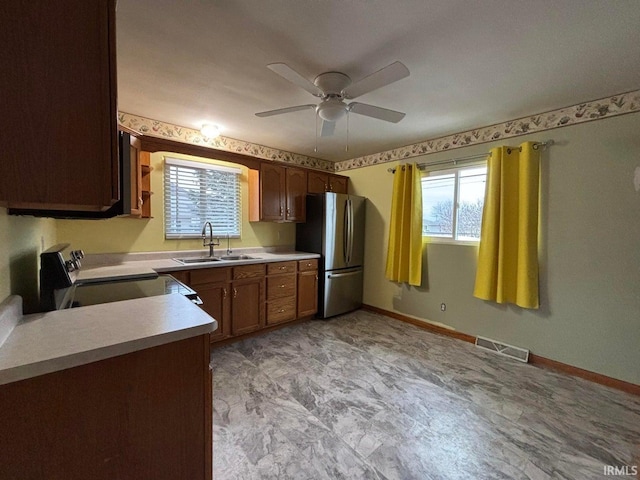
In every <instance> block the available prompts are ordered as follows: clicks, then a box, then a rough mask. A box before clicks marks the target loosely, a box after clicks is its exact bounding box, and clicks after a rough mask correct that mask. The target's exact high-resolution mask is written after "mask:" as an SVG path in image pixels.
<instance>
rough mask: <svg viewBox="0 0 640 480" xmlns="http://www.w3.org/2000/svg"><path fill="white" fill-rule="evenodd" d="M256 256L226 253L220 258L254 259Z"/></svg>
mask: <svg viewBox="0 0 640 480" xmlns="http://www.w3.org/2000/svg"><path fill="white" fill-rule="evenodd" d="M255 258H256V257H250V256H249V255H225V256H223V257H220V260H253V259H255Z"/></svg>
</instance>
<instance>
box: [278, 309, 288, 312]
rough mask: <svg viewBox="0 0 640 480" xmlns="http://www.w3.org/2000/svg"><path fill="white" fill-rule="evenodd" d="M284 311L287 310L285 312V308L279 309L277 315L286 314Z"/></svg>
mask: <svg viewBox="0 0 640 480" xmlns="http://www.w3.org/2000/svg"><path fill="white" fill-rule="evenodd" d="M286 311H287V310H286V309H285V308H281V309H280V311H279V312H278V313H284V312H286Z"/></svg>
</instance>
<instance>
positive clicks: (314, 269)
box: [297, 259, 318, 318]
mask: <svg viewBox="0 0 640 480" xmlns="http://www.w3.org/2000/svg"><path fill="white" fill-rule="evenodd" d="M317 311H318V260H316V259H311V260H300V261H298V305H297V314H298V317H299V318H301V317H308V316H310V315H313V314H315V313H316V312H317Z"/></svg>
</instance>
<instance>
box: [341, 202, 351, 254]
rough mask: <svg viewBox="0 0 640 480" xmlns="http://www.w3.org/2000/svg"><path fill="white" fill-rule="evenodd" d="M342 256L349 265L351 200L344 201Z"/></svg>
mask: <svg viewBox="0 0 640 480" xmlns="http://www.w3.org/2000/svg"><path fill="white" fill-rule="evenodd" d="M342 256H343V258H344V263H345V265H347V266H348V265H349V201H348V200H347V201H346V202H344V220H343V224H342Z"/></svg>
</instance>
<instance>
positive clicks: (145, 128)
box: [118, 112, 334, 172]
mask: <svg viewBox="0 0 640 480" xmlns="http://www.w3.org/2000/svg"><path fill="white" fill-rule="evenodd" d="M118 121H119V122H120V124H121V125H123V126H125V127H128V128H131V129H133V130H136V131H138V132H140V133H142V134H144V135H150V136H153V137H161V138H169V139H171V140H175V141H178V142H184V143H190V144H192V145H199V146H203V147H209V148H215V149H218V150H224V151H227V152H236V153H242V154H244V155H251V156H253V157H258V158H262V159H264V160H275V161H278V162H285V163H291V164H295V165H300V166H302V167H306V168H314V169H317V170H324V171H329V172H333V171H334V163H333V162H330V161H328V160H322V159H320V158H314V157H307V156H306V155H300V154H298V153H292V152H287V151H284V150H278V149H276V148H271V147H265V146H264V145H258V144H255V143H250V142H245V141H243V140H236V139H234V138H229V137H224V136H219V137H218V138H214V139H209V138H205V137H203V136H202V135H201V134H200V132H199V131H198V130H195V129H192V128H187V127H181V126H178V125H172V124H170V123H166V122H162V121H160V120H153V119H151V118H146V117H141V116H138V115H133V114H131V113H126V112H118Z"/></svg>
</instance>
